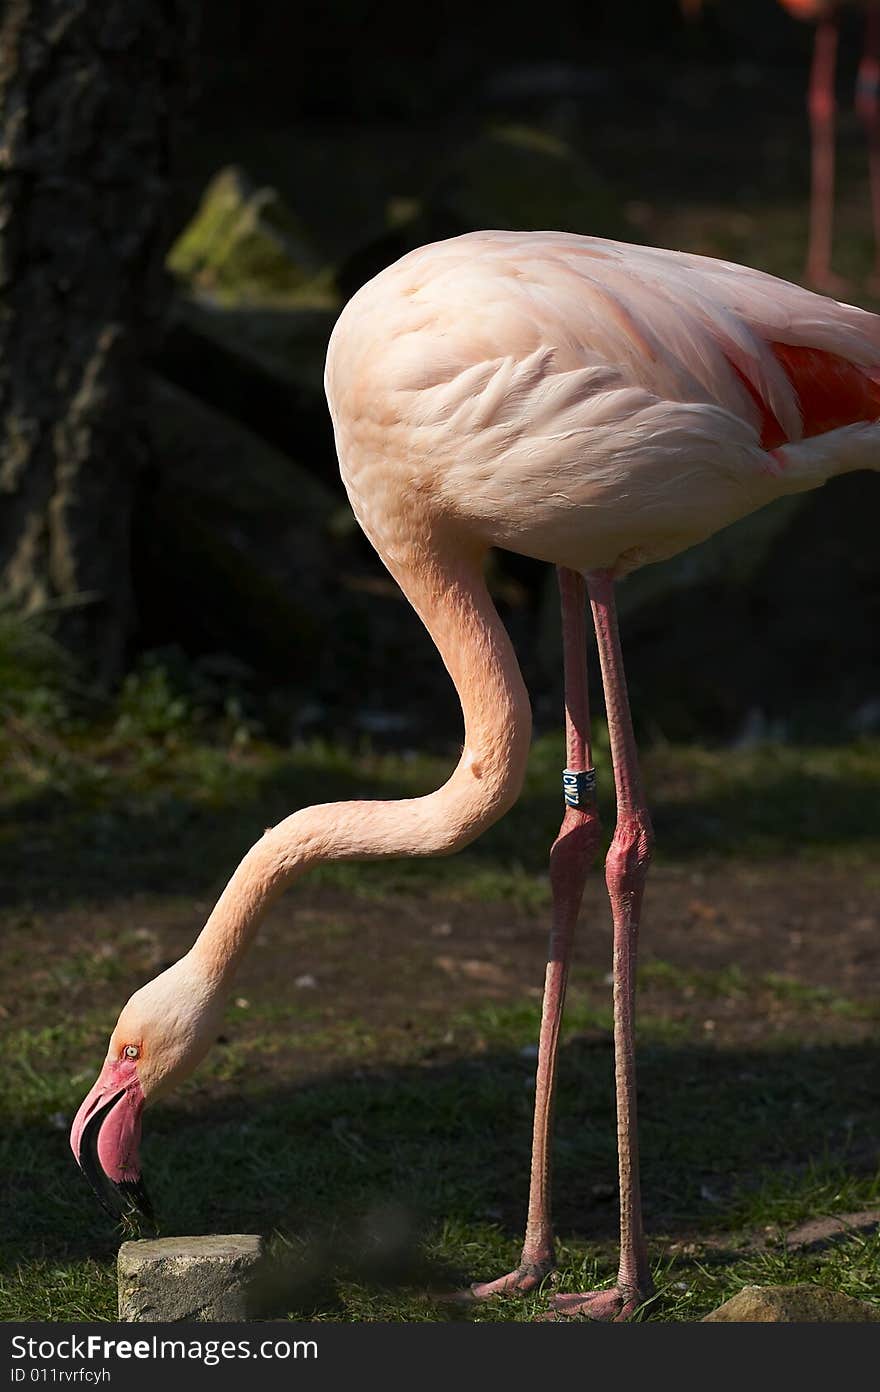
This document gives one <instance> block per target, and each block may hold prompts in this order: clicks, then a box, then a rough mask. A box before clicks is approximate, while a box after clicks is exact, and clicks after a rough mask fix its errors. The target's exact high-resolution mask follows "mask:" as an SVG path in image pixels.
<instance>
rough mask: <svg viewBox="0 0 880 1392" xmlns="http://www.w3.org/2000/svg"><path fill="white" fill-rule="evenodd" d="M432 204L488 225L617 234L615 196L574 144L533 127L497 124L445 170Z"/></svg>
mask: <svg viewBox="0 0 880 1392" xmlns="http://www.w3.org/2000/svg"><path fill="white" fill-rule="evenodd" d="M426 202H428V203H430V204H431V205H432V206H434V207H436V208H438V209H442V210H443V211H444V213H445V214H446V215H447V216H452V217H454V218H455V219H457V220H458V222H459V223H460V224H461V230H462V231H469V230H479V229H482V228H492V229H494V228H498V229H502V230H503V229H509V230H510V229H513V230H516V229H519V230H527V231H557V232H580V233H583V234H586V235H589V236H601V237H608V236H611V237H613V236H617V235H620V233H621V232H622V230H623V219H622V216H621V212H620V209H619V207H618V204H617V201H616V199H615V198H614V195H613V194H612V193H611V191H610V190H609V189H608V187H607V186H606V185H605V183H604V182H603V181H602V179H601V178H600V177H599V176H598V175H597V174H596V173H595V171H594V170H593V169H592V168H591V167H590V165H589V164H588V163H587V162H586V161H585V160H584V159H583V158H582V157H581V156H580V154H579V153H578V152H577V151H576V150H575V149H574V148H573V146H572V145H570V144H568V143H566V142H565V141H564V140H560V139H559V138H558V137H557V136H555V135H551V134H550V133H549V132H547V131H545V130H542V129H540V128H539V127H533V126H513V125H511V126H497V127H495V128H493V129H490V130H488V131H486V132H484V133H483V134H482V135H480V136H479V137H478V138H477V139H476V140H475V141H473V142H472V143H471V144H469V145H465V146H464V147H463V148H462V149H460V150H459V151H458V152H457V153H456V154H455V155H454V156H453V157H452V158H451V160H450V161H449V163H448V164H447V165H446V167H445V168H443V169H441V170H440V172H439V175H438V177H437V179H436V181H435V183H434V184H433V186H432V187H431V188H430V189H429V190H428V191H427V193H426Z"/></svg>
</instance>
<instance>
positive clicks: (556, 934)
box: [472, 567, 601, 1299]
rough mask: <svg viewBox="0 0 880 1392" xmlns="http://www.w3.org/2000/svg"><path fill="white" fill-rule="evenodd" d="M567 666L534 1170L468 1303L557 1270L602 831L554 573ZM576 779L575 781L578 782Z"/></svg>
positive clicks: (575, 580)
mask: <svg viewBox="0 0 880 1392" xmlns="http://www.w3.org/2000/svg"><path fill="white" fill-rule="evenodd" d="M557 574H558V579H559V590H560V596H561V600H562V637H563V655H564V666H565V744H566V759H567V768H566V770H565V774H564V776H563V784H564V787H565V799H566V808H565V815H564V816H563V819H562V826H561V827H560V829H559V835H558V836H557V838H556V840H555V841H554V843H553V846H552V849H551V851H550V884H551V889H552V894H553V919H552V926H551V930H550V946H549V951H548V960H547V970H546V974H545V978H544V1001H543V1006H542V1011H541V1031H540V1036H539V1040H538V1067H537V1077H536V1086H535V1119H534V1130H533V1137H532V1167H531V1179H530V1184H529V1208H528V1217H527V1221H526V1235H525V1243H524V1245H523V1250H522V1256H521V1258H520V1264H519V1266H518V1268H517V1269H516V1271H512V1272H510V1274H509V1275H507V1276H501V1277H499V1278H498V1279H497V1280H495V1281H486V1282H483V1283H481V1284H478V1285H475V1286H473V1287H472V1292H473V1294H474V1296H476V1297H477V1298H478V1299H482V1298H483V1297H486V1296H491V1295H500V1294H503V1293H505V1292H511V1291H519V1292H521V1293H524V1292H526V1291H530V1290H534V1289H535V1287H536V1286H538V1285H540V1283H541V1281H542V1280H543V1279H544V1277H545V1276H546V1275H547V1273H548V1272H549V1271H552V1269H553V1266H554V1264H555V1254H554V1249H553V1229H552V1226H551V1218H550V1169H551V1166H550V1146H551V1132H552V1125H553V1106H554V1100H555V1094H556V1079H557V1063H558V1053H559V1032H560V1026H561V1023H562V1011H563V1007H564V1004H565V987H566V983H567V980H568V969H569V962H570V958H571V946H572V940H573V938H574V930H575V924H576V923H577V917H578V912H579V910H580V906H581V899H582V897H583V892H584V884H585V883H586V879H587V874H588V873H589V870H590V866H591V864H592V862H593V860H594V859H595V856H596V852H597V850H598V849H599V841H600V836H601V829H600V825H599V814H598V812H597V810H596V804H595V793H594V786H593V784H594V780H593V777H592V757H591V752H590V708H589V695H588V690H587V657H586V652H587V647H586V642H587V636H586V590H585V585H584V580H583V577H582V576H581V575H579V574H577V572H576V571H573V570H566V569H564V568H562V567H559V569H558V571H557ZM579 775H580V776H579Z"/></svg>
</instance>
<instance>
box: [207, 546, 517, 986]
mask: <svg viewBox="0 0 880 1392" xmlns="http://www.w3.org/2000/svg"><path fill="white" fill-rule="evenodd" d="M482 561H483V556H482V554H474V555H472V556H469V557H466V558H462V557H460V556H459V557H456V559H454V560H452V561H448V562H447V561H445V560H441V559H440V558H439V557H438V556H437V555H429V556H427V557H426V558H424V559H423V560H422V561H421V563H419V564H418V565H412V566H403V565H395V564H393V563H389V570H390V571H391V573H392V575H394V577H395V579H396V580H397V581H398V583H399V584H400V585H401V587H402V589H403V590H404V592H405V593H406V595H407V598H408V599H409V600H410V602H411V604H412V605H413V607H414V609H415V610H416V612H417V613H418V615H419V617H420V618H421V619H422V622H423V623H424V624H425V626H426V628H427V629H428V631H429V633H430V634H431V637H432V638H433V640H434V642H435V644H436V645H437V648H438V651H439V652H440V655H441V657H442V659H443V662H444V664H445V666H446V669H447V671H448V672H449V674H450V676H451V678H452V680H453V682H454V684H455V688H456V691H457V692H458V697H459V700H460V702H461V707H462V713H463V715H464V722H465V744H464V748H463V750H462V754H461V758H460V759H459V762H458V764H457V766H456V768H455V770H454V771H453V773H452V775H451V777H450V778H449V780H448V781H447V782H446V783H445V784H444V785H443V786H442V787H441V788H438V789H437V791H436V792H433V793H429V794H428V795H427V796H425V797H417V798H404V799H400V800H398V801H394V802H384V801H376V802H336V803H323V804H319V805H315V806H313V807H306V808H303V809H302V810H301V811H299V812H294V813H293V814H292V815H291V816H290V817H287V818H285V820H284V821H282V822H279V824H278V825H277V826H275V827H272V828H270V829H269V831H267V832H266V834H265V835H264V836H263V837H262V838H261V839H260V840H259V841H258V842H257V843H256V844H255V845H254V846H252V847H251V849H250V850H249V851H248V852H247V854H246V855H245V857H244V859H243V860H242V861H241V863H240V864H239V866H238V868H237V869H236V871H235V872H234V874H233V876H232V878H231V879H230V881H229V883H228V884H227V886H226V888H225V889H224V891H223V893H222V894H221V896H220V898H219V900H218V901H217V904H216V906H215V908H214V910H213V912H212V914H211V916H210V918H209V919H208V921H207V923H206V925H205V927H204V928H203V930H202V932H201V934H200V935H199V937H198V939H197V940H196V942H195V944H194V946H193V949H192V956H193V958H194V959H195V961H196V962H197V963H198V964H199V965H201V966H202V967H203V968H204V970H205V971H206V972H207V974H208V975H209V976H210V977H211V978H212V979H215V980H218V981H225V980H228V978H229V977H230V976H231V974H232V973H233V972H234V970H235V967H236V966H237V964H238V962H239V960H240V958H241V956H242V954H243V952H244V951H245V949H246V948H247V945H248V943H249V942H250V939H251V937H252V936H253V933H254V931H255V930H256V927H257V924H258V923H259V921H260V919H261V918H262V916H263V914H264V913H265V912H266V910H267V909H268V907H269V906H270V905H271V903H272V902H273V901H274V900H275V899H276V898H277V897H278V896H279V895H280V894H281V893H282V892H283V891H284V890H285V889H286V888H287V886H288V885H289V884H291V883H292V881H293V880H294V879H296V878H297V877H298V875H299V874H301V873H302V872H303V871H304V870H306V869H308V868H309V867H310V866H312V865H316V864H321V863H326V862H328V861H336V860H378V859H384V858H387V857H395V856H430V855H444V854H449V853H450V852H452V851H457V850H459V849H460V848H461V847H462V846H465V845H467V844H468V842H470V841H472V840H474V839H475V838H476V837H477V836H479V835H480V833H481V832H482V831H484V830H485V829H486V828H487V827H488V826H490V825H491V823H492V822H494V821H496V820H497V819H498V818H499V817H500V816H502V815H503V814H504V812H506V811H507V810H508V808H509V807H511V806H512V804H513V803H514V802H515V801H516V798H517V797H518V796H519V791H520V788H521V787H522V781H523V776H524V774H525V767H526V760H527V757H528V748H529V741H530V737H531V710H530V706H529V699H528V695H527V693H526V689H525V686H524V684H523V680H522V676H521V673H520V670H519V666H518V664H517V660H516V656H515V654H514V651H513V648H512V646H511V643H510V639H509V638H508V636H507V632H506V630H505V628H504V626H503V624H502V623H501V620H500V618H499V617H498V613H497V611H496V609H495V607H494V605H493V603H492V601H491V599H490V597H489V593H488V590H487V589H486V584H485V580H484V578H483V573H482Z"/></svg>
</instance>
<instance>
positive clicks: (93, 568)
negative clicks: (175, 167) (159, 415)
mask: <svg viewBox="0 0 880 1392" xmlns="http://www.w3.org/2000/svg"><path fill="white" fill-rule="evenodd" d="M196 13H197V0H6V3H5V7H4V14H3V18H2V20H0V586H2V588H3V591H4V592H5V594H6V595H8V596H11V598H12V599H13V601H14V602H15V603H16V604H20V605H21V606H23V607H24V608H25V609H28V610H33V609H35V608H40V609H46V610H49V611H50V612H52V613H53V623H54V627H55V630H56V633H57V636H58V637H59V638H60V640H61V642H62V643H63V644H64V645H65V646H66V647H68V648H69V649H71V650H72V651H73V652H74V653H75V654H76V655H77V656H78V658H79V659H80V661H81V662H82V664H83V666H84V668H85V670H86V671H88V672H89V673H90V674H91V675H92V676H93V677H95V678H96V679H98V680H99V681H102V682H106V681H109V680H112V678H113V677H114V675H116V674H117V673H118V672H119V670H120V667H121V663H122V660H123V655H124V647H125V641H126V636H127V634H128V633H129V631H130V627H131V622H132V598H131V582H130V575H129V549H130V539H129V538H130V529H131V510H132V498H133V490H134V483H135V479H136V476H137V472H138V469H139V467H140V466H141V465H142V463H143V461H144V457H145V453H146V451H147V448H148V446H147V443H146V442H147V435H146V430H145V426H144V420H143V400H144V395H145V374H144V372H143V369H142V362H143V359H144V355H145V353H146V352H147V350H148V349H149V348H150V347H151V346H153V344H154V342H155V336H156V333H157V329H158V328H159V326H160V324H161V320H162V315H163V310H164V307H165V295H166V290H165V275H164V270H163V262H164V255H165V250H166V246H167V240H168V236H167V227H166V210H167V206H168V187H169V173H170V163H171V153H172V145H173V140H174V134H175V129H176V126H177V122H178V118H179V114H180V112H181V111H182V110H183V107H184V105H185V101H186V98H187V96H188V89H189V76H190V73H191V59H192V55H193V51H194V46H195V28H196V25H195V16H196Z"/></svg>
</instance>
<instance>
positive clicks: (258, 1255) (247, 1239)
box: [117, 1233, 265, 1323]
mask: <svg viewBox="0 0 880 1392" xmlns="http://www.w3.org/2000/svg"><path fill="white" fill-rule="evenodd" d="M264 1263H265V1255H264V1247H263V1239H262V1238H261V1237H256V1236H254V1235H252V1234H250V1233H232V1234H224V1235H223V1236H213V1235H212V1236H209V1237H163V1238H157V1239H155V1240H152V1241H139V1242H123V1244H122V1246H121V1247H120V1249H119V1257H118V1259H117V1273H118V1285H119V1318H120V1319H121V1320H134V1321H149V1322H157V1321H158V1322H161V1321H167V1322H169V1323H176V1322H179V1321H184V1322H188V1323H197V1322H201V1321H212V1320H247V1319H252V1318H255V1317H256V1315H257V1314H258V1311H257V1309H256V1297H257V1290H258V1286H259V1279H260V1276H261V1275H262V1271H263V1267H264Z"/></svg>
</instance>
